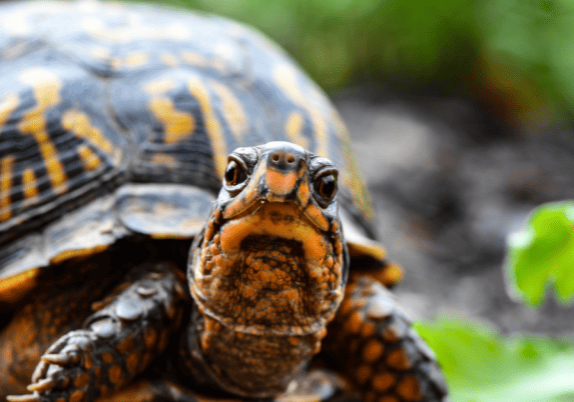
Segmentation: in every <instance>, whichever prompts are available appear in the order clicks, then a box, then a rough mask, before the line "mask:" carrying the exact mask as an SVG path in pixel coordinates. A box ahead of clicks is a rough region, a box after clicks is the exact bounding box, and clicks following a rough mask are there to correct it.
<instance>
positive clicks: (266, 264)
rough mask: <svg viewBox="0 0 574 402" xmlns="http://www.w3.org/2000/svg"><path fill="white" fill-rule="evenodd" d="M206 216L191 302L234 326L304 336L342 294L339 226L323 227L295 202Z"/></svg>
mask: <svg viewBox="0 0 574 402" xmlns="http://www.w3.org/2000/svg"><path fill="white" fill-rule="evenodd" d="M252 212H253V211H247V212H246V213H245V214H242V215H241V216H238V217H235V218H233V219H231V220H229V221H226V222H223V223H222V224H220V225H217V224H216V223H215V222H212V223H211V227H208V228H207V229H206V232H205V235H204V238H203V240H202V241H201V242H198V244H196V245H195V247H194V249H195V251H194V253H193V258H192V261H191V265H190V270H191V272H190V275H189V278H190V289H191V293H192V295H193V297H194V299H195V301H196V302H197V304H198V307H199V309H200V310H201V311H202V312H203V313H204V314H207V315H208V316H210V317H212V318H214V319H216V320H217V321H218V322H220V323H221V324H223V325H225V326H226V327H228V328H230V329H233V330H235V331H239V332H243V333H250V334H254V335H256V334H257V335H264V334H267V335H308V334H313V333H317V332H320V331H322V330H323V329H324V328H325V326H326V324H327V323H328V322H329V321H330V320H331V319H332V317H333V316H334V314H335V312H336V310H337V308H338V306H339V303H340V301H341V299H342V297H343V286H344V278H343V243H342V239H341V238H340V232H339V231H337V232H336V233H334V232H323V231H321V230H320V229H318V228H317V227H315V226H314V225H313V224H312V223H311V222H309V221H308V220H306V219H305V218H304V217H303V216H302V214H300V213H299V211H298V210H297V208H296V207H295V206H292V205H289V204H285V203H264V204H262V205H259V206H258V208H257V211H256V213H252Z"/></svg>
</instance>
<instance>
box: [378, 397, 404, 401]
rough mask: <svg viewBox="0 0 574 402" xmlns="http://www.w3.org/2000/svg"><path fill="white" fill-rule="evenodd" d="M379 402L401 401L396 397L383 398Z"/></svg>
mask: <svg viewBox="0 0 574 402" xmlns="http://www.w3.org/2000/svg"><path fill="white" fill-rule="evenodd" d="M377 402H399V400H398V399H397V398H395V397H394V396H382V397H380V398H379V399H378V401H377Z"/></svg>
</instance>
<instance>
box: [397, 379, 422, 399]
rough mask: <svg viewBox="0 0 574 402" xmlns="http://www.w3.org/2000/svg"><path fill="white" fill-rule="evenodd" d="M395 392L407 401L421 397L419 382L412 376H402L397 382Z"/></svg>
mask: <svg viewBox="0 0 574 402" xmlns="http://www.w3.org/2000/svg"><path fill="white" fill-rule="evenodd" d="M396 390H397V393H398V394H399V395H400V396H401V397H402V398H403V399H405V400H407V401H418V400H420V399H421V398H422V394H421V391H420V389H419V383H418V381H417V379H416V378H415V377H413V376H407V377H404V378H403V379H402V380H401V381H400V382H399V383H398V384H397V388H396Z"/></svg>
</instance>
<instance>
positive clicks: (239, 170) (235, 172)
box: [225, 161, 247, 186]
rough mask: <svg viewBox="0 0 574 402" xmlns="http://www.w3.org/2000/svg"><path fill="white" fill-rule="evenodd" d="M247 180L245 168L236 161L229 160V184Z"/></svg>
mask: <svg viewBox="0 0 574 402" xmlns="http://www.w3.org/2000/svg"><path fill="white" fill-rule="evenodd" d="M245 180H247V172H246V171H245V168H244V167H243V166H241V165H239V164H238V163H237V162H235V161H231V162H229V165H227V169H226V170H225V181H226V182H227V185H229V186H236V185H238V184H241V183H243V182H244V181H245Z"/></svg>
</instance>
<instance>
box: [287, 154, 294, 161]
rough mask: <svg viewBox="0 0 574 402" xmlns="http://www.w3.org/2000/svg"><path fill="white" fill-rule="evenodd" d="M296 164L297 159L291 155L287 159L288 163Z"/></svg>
mask: <svg viewBox="0 0 574 402" xmlns="http://www.w3.org/2000/svg"><path fill="white" fill-rule="evenodd" d="M293 162H295V158H294V157H293V155H289V157H288V158H287V163H293Z"/></svg>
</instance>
